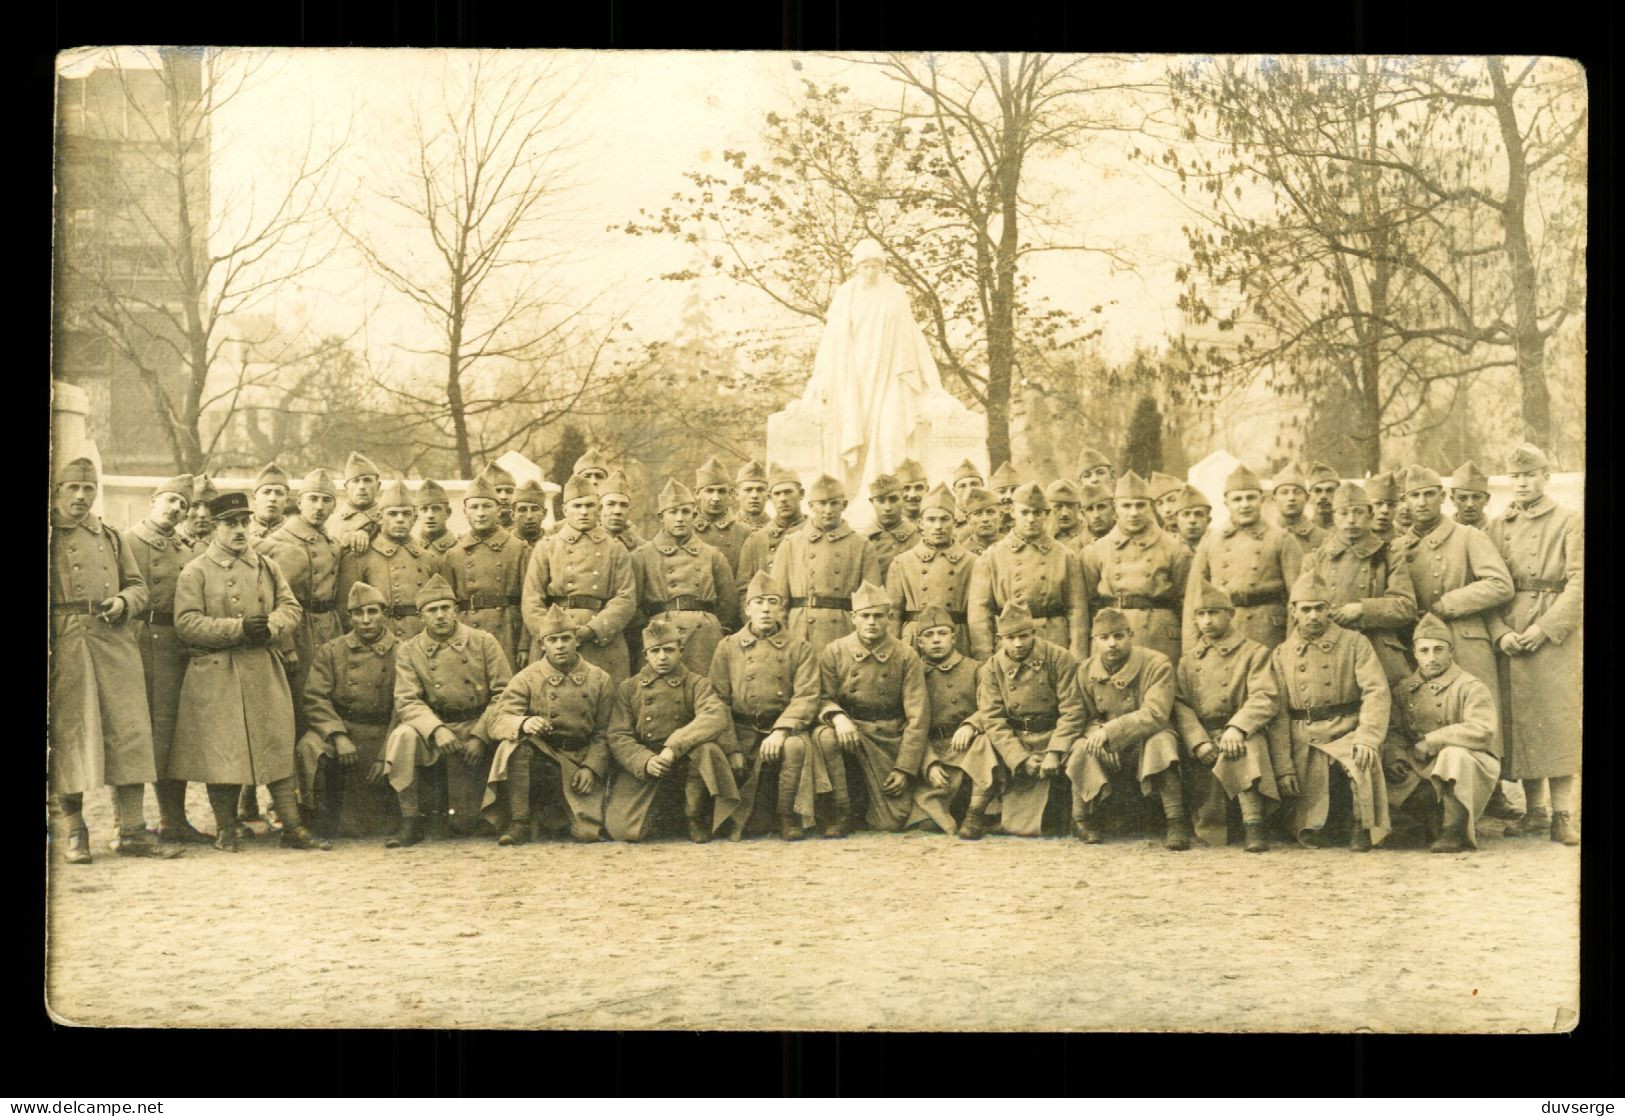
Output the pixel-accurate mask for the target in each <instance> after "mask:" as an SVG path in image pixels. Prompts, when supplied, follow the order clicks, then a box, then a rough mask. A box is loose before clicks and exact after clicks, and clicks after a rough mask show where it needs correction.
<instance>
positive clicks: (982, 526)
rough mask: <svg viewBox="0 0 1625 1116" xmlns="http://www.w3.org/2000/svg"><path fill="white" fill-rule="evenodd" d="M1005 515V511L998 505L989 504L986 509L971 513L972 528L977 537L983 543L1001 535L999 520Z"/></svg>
mask: <svg viewBox="0 0 1625 1116" xmlns="http://www.w3.org/2000/svg"><path fill="white" fill-rule="evenodd" d="M1003 515H1004V509H1003V508H1001V507H999V505H997V504H989V505H988V506H987V507H985V508H981V509H978V510H977V511H974V512H971V516H970V522H971V527H972V528H973V529H974V530H975V531H976V537H977V538H979V539H981V540H982V541H983V542H986V541H987V540H989V539H991V538H993V537H994V536H995V535H997V534H998V533H999V519H1000V518H1001V517H1002V516H1003Z"/></svg>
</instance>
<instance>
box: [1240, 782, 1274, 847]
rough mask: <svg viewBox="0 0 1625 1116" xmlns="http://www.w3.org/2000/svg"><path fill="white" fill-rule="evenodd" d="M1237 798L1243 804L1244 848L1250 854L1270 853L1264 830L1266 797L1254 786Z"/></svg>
mask: <svg viewBox="0 0 1625 1116" xmlns="http://www.w3.org/2000/svg"><path fill="white" fill-rule="evenodd" d="M1236 798H1237V800H1238V801H1239V802H1240V803H1241V828H1242V832H1243V834H1244V836H1243V838H1242V840H1243V844H1242V848H1243V849H1245V850H1246V851H1247V852H1250V853H1261V852H1269V851H1270V843H1269V838H1268V836H1267V835H1266V833H1265V829H1264V796H1263V795H1261V794H1259V793H1258V788H1257V787H1256V786H1254V787H1248V788H1247V789H1246V790H1244V791H1242V792H1241V793H1240V794H1239V795H1237V796H1236Z"/></svg>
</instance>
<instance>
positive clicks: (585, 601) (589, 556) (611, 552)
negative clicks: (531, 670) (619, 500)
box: [523, 475, 638, 681]
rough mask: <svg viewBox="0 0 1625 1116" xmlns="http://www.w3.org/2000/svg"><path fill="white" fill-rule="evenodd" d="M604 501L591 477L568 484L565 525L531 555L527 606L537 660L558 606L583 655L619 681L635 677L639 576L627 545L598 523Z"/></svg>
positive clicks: (533, 651)
mask: <svg viewBox="0 0 1625 1116" xmlns="http://www.w3.org/2000/svg"><path fill="white" fill-rule="evenodd" d="M599 499H600V495H599V492H598V490H597V488H596V487H595V485H594V484H593V482H592V481H590V480H587V479H586V478H585V477H582V476H580V475H577V476H573V477H571V478H570V479H569V480H568V481H566V482H565V485H564V526H563V527H561V528H560V529H559V530H558V531H557V532H556V533H555V534H554V535H552V536H551V537H550V538H547V539H544V540H543V541H542V542H541V543H540V544H538V545H537V547H536V549H535V550H534V551H533V552H532V553H531V556H530V565H529V566H528V567H526V569H525V583H524V603H523V608H524V616H525V625H526V627H528V628H529V629H530V653H531V655H532V656H533V658H536V659H539V658H540V657H541V654H542V647H541V644H540V643H539V642H538V640H539V639H540V636H539V635H538V627H539V625H540V624H541V622H542V618H543V617H544V616H546V615H547V612H548V610H549V609H550V608H552V607H553V606H555V605H557V606H558V607H559V608H561V609H563V611H564V614H565V615H566V616H568V617H569V618H570V620H571V622H572V623H574V624H575V632H576V641H577V644H578V647H577V649H576V651H577V653H579V654H580V655H581V657H582V658H584V659H586V660H587V661H588V662H589V663H591V664H593V665H594V666H596V667H598V668H599V669H601V670H603V671H605V672H606V673H607V674H608V675H609V677H610V680H611V681H619V680H620V679H623V678H625V677H627V675H628V674H629V673H630V662H629V659H628V655H627V649H626V637H625V635H624V632H625V629H626V627H627V625H628V624H629V623H631V621H632V619H633V617H634V616H635V615H636V613H637V606H638V595H637V578H636V575H635V574H634V573H633V570H632V556H631V555H630V554H628V553H627V550H626V547H625V546H624V545H622V543H621V542H620V541H619V540H617V539H616V538H615V537H614V536H612V535H611V534H610V533H609V532H608V531H605V530H604V529H603V528H602V527H600V526H599V525H598V514H599Z"/></svg>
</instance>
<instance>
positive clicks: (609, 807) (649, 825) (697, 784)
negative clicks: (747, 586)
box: [604, 555, 744, 844]
mask: <svg viewBox="0 0 1625 1116" xmlns="http://www.w3.org/2000/svg"><path fill="white" fill-rule="evenodd" d="M718 557H719V558H720V557H721V555H718ZM686 641H687V637H686V635H685V633H684V632H683V631H682V629H681V628H679V627H678V626H677V624H676V623H674V622H673V621H672V620H670V619H668V618H667V617H665V616H657V617H655V618H654V619H653V620H651V621H649V624H648V626H647V627H646V628H644V631H643V648H644V659H645V662H644V664H643V667H642V669H641V670H639V671H638V672H637V673H636V674H634V675H632V677H630V678H628V679H627V680H626V681H624V682H622V683H621V684H620V685H619V686H617V687H616V688H615V689H616V692H615V705H614V711H613V713H612V714H611V717H610V724H609V751H610V754H611V755H612V756H614V757H615V769H614V773H613V774H612V775H611V776H610V780H609V789H608V790H607V792H606V793H605V796H604V830H605V832H607V833H608V834H609V836H610V839H611V840H614V841H643V840H646V839H648V838H649V837H652V836H656V835H657V834H658V832H659V831H660V829H661V828H663V823H665V822H666V821H667V820H668V818H669V817H670V816H671V815H673V814H675V812H676V811H675V809H674V807H675V805H676V800H677V798H678V797H679V795H680V796H681V799H682V806H683V818H684V821H685V823H686V826H687V829H688V839H689V840H690V841H693V842H695V843H696V844H704V843H705V842H707V841H709V840H710V839H711V836H712V834H714V833H716V832H717V831H718V830H720V829H721V828H722V827H723V826H724V825H725V824H726V823H727V822H728V820H729V819H730V818H732V817H733V816H734V814H735V813H737V812H738V810H739V802H740V796H739V785H738V783H737V782H735V778H734V776H735V770H734V768H733V767H732V766H730V763H729V760H730V759H731V758H732V757H734V756H738V758H737V759H734V760H733V762H734V763H737V764H738V765H739V770H738V772H737V773H738V774H740V775H743V774H744V757H742V756H739V754H738V753H737V752H732V751H731V750H730V752H724V751H723V745H724V743H728V742H729V741H728V738H729V737H732V735H733V719H732V718H731V717H730V716H729V715H728V707H727V705H725V704H723V702H722V700H721V699H720V698H719V697H718V696H717V693H716V691H715V690H714V689H712V688H711V683H710V681H709V680H708V679H707V678H706V676H705V675H702V674H696V673H695V672H693V671H691V670H689V669H688V668H687V667H685V666H684V665H683V645H684V643H685V642H686ZM708 805H709V807H710V810H709V813H708V812H707V810H706V807H707V806H708ZM671 820H672V821H675V818H671Z"/></svg>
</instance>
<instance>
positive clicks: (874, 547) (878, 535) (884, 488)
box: [869, 473, 920, 579]
mask: <svg viewBox="0 0 1625 1116" xmlns="http://www.w3.org/2000/svg"><path fill="white" fill-rule="evenodd" d="M869 506H870V507H872V508H873V509H874V511H875V529H874V530H873V531H870V532H869V549H870V550H871V551H872V552H873V553H874V556H875V561H877V562H879V563H880V576H881V578H882V579H884V578H885V576H886V571H887V569H889V568H890V567H891V562H892V559H893V558H895V557H897V556H898V555H899V554H901V553H903V552H904V551H905V550H907V549H909V548H910V547H912V546H914V545H915V544H916V543H918V542H919V541H920V529H919V528H918V527H917V526H915V524H914V521H913V520H911V519H906V518H904V516H903V488H902V485H901V484H899V483H898V480H897V478H896V477H894V476H892V475H891V474H890V473H881V474H880V475H878V476H877V477H875V479H874V480H872V481H870V482H869Z"/></svg>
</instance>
